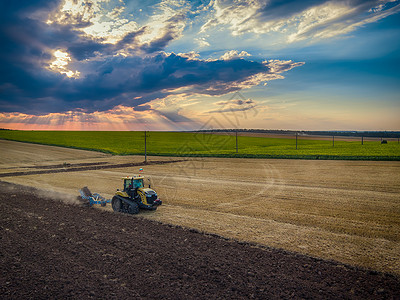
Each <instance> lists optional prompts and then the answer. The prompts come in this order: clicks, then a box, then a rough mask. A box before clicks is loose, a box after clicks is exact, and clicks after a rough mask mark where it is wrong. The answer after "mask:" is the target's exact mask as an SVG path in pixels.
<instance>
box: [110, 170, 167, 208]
mask: <svg viewBox="0 0 400 300" xmlns="http://www.w3.org/2000/svg"><path fill="white" fill-rule="evenodd" d="M123 180H124V189H123V190H122V191H120V190H119V189H118V190H117V192H116V193H115V195H114V197H113V198H112V200H111V206H112V208H113V210H114V211H116V212H125V213H129V214H137V213H139V209H147V210H156V209H157V207H158V206H159V205H161V204H162V201H161V200H160V199H158V197H157V193H156V192H155V191H154V190H153V189H151V188H150V185H149V187H148V188H145V187H144V183H143V180H144V177H143V176H142V175H134V176H132V177H124V178H123Z"/></svg>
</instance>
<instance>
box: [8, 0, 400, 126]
mask: <svg viewBox="0 0 400 300" xmlns="http://www.w3.org/2000/svg"><path fill="white" fill-rule="evenodd" d="M399 12H400V1H393V0H392V1H388V0H374V1H372V0H371V1H369V0H365V1H361V0H331V1H324V0H321V1H316V0H303V1H294V0H288V1H283V0H211V1H200V0H197V1H186V0H161V1H156V0H154V1H153V0H151V1H150V0H149V1H146V0H142V1H137V0H132V1H128V0H124V1H122V0H62V1H54V0H51V1H50V0H49V1H43V0H20V1H1V3H0V39H1V46H0V68H1V72H0V128H7V129H22V130H159V131H163V130H174V131H175V130H198V129H224V128H225V129H226V128H229V129H233V128H247V129H251V128H253V129H282V130H388V131H389V130H396V131H397V130H400V119H399V113H400V72H399V67H400V14H399Z"/></svg>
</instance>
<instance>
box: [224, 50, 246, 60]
mask: <svg viewBox="0 0 400 300" xmlns="http://www.w3.org/2000/svg"><path fill="white" fill-rule="evenodd" d="M246 56H251V55H250V54H249V53H247V52H246V51H242V52H240V53H239V52H238V51H237V50H230V51H228V52H225V53H224V55H222V56H221V57H220V58H219V59H222V60H230V59H234V58H240V57H246Z"/></svg>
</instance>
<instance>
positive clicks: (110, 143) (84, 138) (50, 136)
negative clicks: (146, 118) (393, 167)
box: [0, 130, 400, 160]
mask: <svg viewBox="0 0 400 300" xmlns="http://www.w3.org/2000/svg"><path fill="white" fill-rule="evenodd" d="M0 138H2V139H8V140H15V141H23V142H30V143H38V144H46V145H55V146H62V147H70V148H77V149H86V150H95V151H101V152H105V153H111V154H116V155H129V154H144V152H145V150H144V132H140V131H133V132H132V131H13V130H0ZM238 144H239V151H238V153H237V154H236V143H235V137H234V136H227V135H214V134H205V133H188V132H147V154H148V155H165V156H214V157H255V158H303V159H368V160H400V144H398V142H397V141H389V142H388V144H381V143H380V141H373V142H372V141H367V142H364V145H361V142H360V141H335V145H334V147H333V146H332V141H326V140H325V141H324V140H306V139H301V138H299V140H298V149H297V150H296V144H295V139H287V138H265V137H247V136H240V137H239V138H238Z"/></svg>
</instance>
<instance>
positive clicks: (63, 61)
mask: <svg viewBox="0 0 400 300" xmlns="http://www.w3.org/2000/svg"><path fill="white" fill-rule="evenodd" d="M53 56H54V60H53V61H52V62H51V63H50V65H49V69H50V70H52V71H54V72H58V73H60V74H65V75H67V76H68V77H70V78H71V77H72V78H78V77H79V75H80V72H79V71H75V72H74V71H71V70H68V68H67V66H68V64H69V62H70V61H71V57H70V56H69V55H68V53H67V52H63V51H61V50H56V51H54V53H53Z"/></svg>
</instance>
